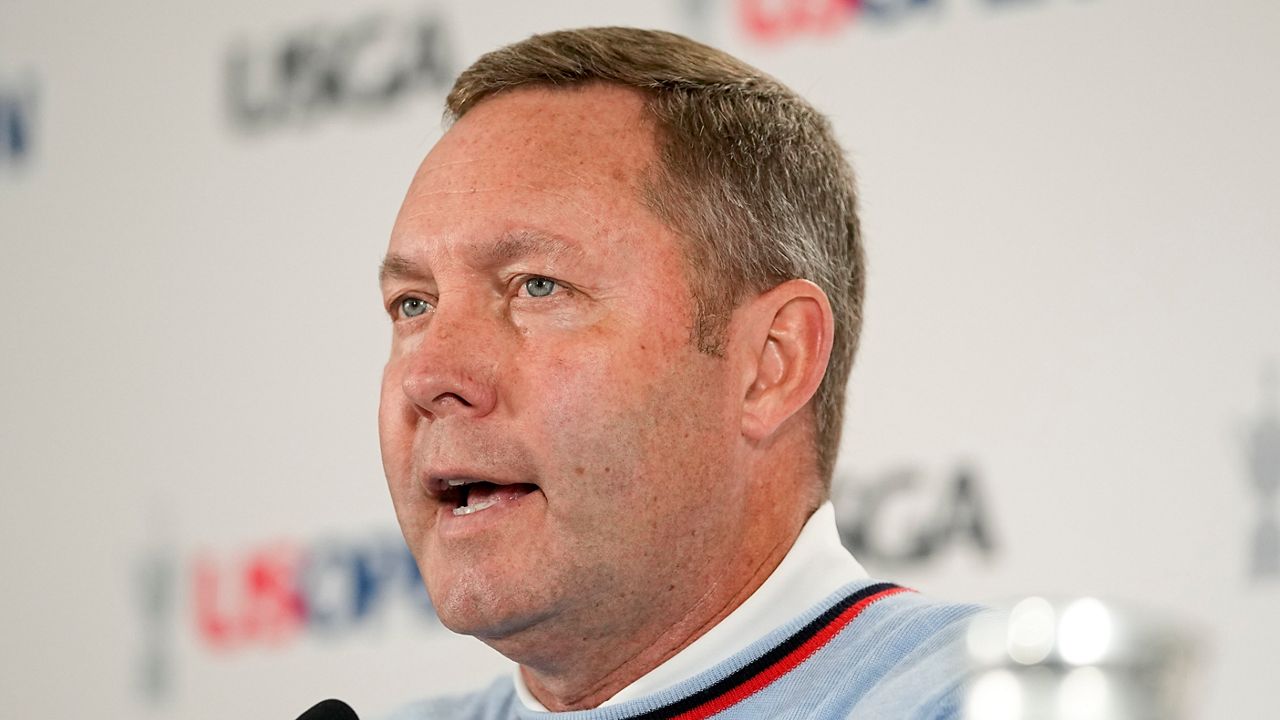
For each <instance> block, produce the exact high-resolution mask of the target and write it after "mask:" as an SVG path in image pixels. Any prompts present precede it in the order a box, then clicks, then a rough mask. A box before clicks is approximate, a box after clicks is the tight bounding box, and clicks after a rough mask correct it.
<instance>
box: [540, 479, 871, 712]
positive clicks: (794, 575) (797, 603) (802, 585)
mask: <svg viewBox="0 0 1280 720" xmlns="http://www.w3.org/2000/svg"><path fill="white" fill-rule="evenodd" d="M866 577H867V572H866V571H865V570H863V569H862V566H861V565H859V564H858V561H857V560H854V559H853V556H852V555H850V554H849V551H848V550H846V549H845V548H844V545H842V544H841V543H840V534H839V532H838V531H837V530H836V511H835V508H834V507H832V505H831V503H830V502H825V503H823V504H822V506H821V507H819V508H818V509H817V510H815V511H814V513H813V515H812V516H810V518H809V520H808V521H807V522H806V523H805V524H804V527H803V528H801V530H800V534H799V535H798V536H797V537H796V541H795V543H794V544H793V545H792V546H791V549H790V550H788V551H787V554H786V555H785V556H784V557H783V558H782V562H781V563H779V564H778V567H777V568H775V569H774V571H773V573H772V574H770V575H769V577H768V578H767V579H766V580H765V581H764V583H763V584H761V585H760V587H758V588H756V591H755V592H754V593H752V594H751V597H749V598H747V599H746V601H745V602H743V603H742V604H741V605H739V606H738V607H737V608H736V609H735V610H734V611H733V612H731V613H729V614H728V615H727V616H726V617H725V619H723V620H721V621H720V622H719V623H718V624H717V625H716V626H715V627H713V628H711V629H710V630H708V631H707V632H706V633H704V634H703V635H702V636H701V637H699V638H698V639H697V640H694V641H693V642H692V643H690V644H689V646H688V647H686V648H685V649H683V650H681V651H680V652H678V653H676V654H675V655H672V656H671V657H670V658H668V659H667V661H666V662H664V663H662V664H661V665H659V666H658V667H656V668H654V669H652V670H650V671H649V672H647V673H645V674H644V675H642V676H640V677H639V678H637V679H636V680H635V682H633V683H631V684H630V685H628V686H626V687H624V688H622V689H621V690H619V691H618V692H617V694H615V695H614V696H613V697H611V698H609V699H608V700H605V701H604V702H603V703H601V704H600V706H601V707H604V706H606V705H616V704H618V703H621V702H626V701H627V700H634V699H635V698H638V697H643V696H645V695H649V694H652V693H655V692H658V691H660V690H665V689H666V688H669V687H671V686H672V685H676V684H677V683H680V682H682V681H684V680H687V679H689V678H691V677H693V676H694V675H696V674H698V673H700V672H702V671H703V670H706V669H707V668H710V667H712V666H714V665H716V664H718V663H721V662H723V661H725V660H726V659H728V658H729V657H731V656H733V655H734V654H736V653H738V652H740V651H742V650H744V649H745V648H746V647H747V646H748V645H750V644H751V643H753V642H755V641H756V640H759V639H760V638H762V637H764V636H765V635H768V634H769V633H770V632H772V631H773V630H775V629H777V628H779V627H781V626H782V625H785V624H786V623H788V622H790V621H791V620H792V619H793V618H795V617H796V616H798V615H800V614H801V613H803V612H804V611H806V610H808V609H809V608H811V607H813V606H814V605H817V604H818V603H820V602H822V601H823V600H825V599H827V597H829V596H830V595H831V594H832V593H834V592H835V591H837V590H839V589H840V588H842V587H844V586H845V585H847V584H849V583H851V582H854V581H855V580H861V579H865V578H866ZM515 685H516V696H517V697H519V698H520V702H521V704H523V705H524V706H525V707H526V708H528V709H530V710H539V711H543V712H545V711H546V710H547V709H546V707H544V706H543V704H542V703H540V702H538V699H537V698H535V697H534V696H533V693H531V692H529V688H528V687H527V686H526V685H525V684H524V678H523V677H522V676H521V675H520V668H519V667H516V669H515Z"/></svg>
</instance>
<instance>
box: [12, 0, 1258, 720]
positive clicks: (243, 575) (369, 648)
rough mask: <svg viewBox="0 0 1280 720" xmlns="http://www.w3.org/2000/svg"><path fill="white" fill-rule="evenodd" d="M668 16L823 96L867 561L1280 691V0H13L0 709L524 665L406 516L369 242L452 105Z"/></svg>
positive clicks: (677, 27) (140, 707) (413, 687)
mask: <svg viewBox="0 0 1280 720" xmlns="http://www.w3.org/2000/svg"><path fill="white" fill-rule="evenodd" d="M596 24H624V25H638V26H648V27H660V28H666V29H671V30H674V31H678V32H682V33H685V34H688V35H691V36H693V37H696V38H699V39H701V40H704V41H706V42H708V43H711V44H713V45H716V46H718V47H721V48H724V49H726V50H728V51H730V52H732V53H734V54H737V55H739V56H741V57H743V58H744V59H746V60H747V61H749V62H751V63H753V64H755V65H757V66H759V67H760V68H762V69H764V70H765V71H767V72H770V73H771V74H774V75H776V76H777V77H779V78H781V79H782V80H783V81H784V82H786V83H788V84H790V85H791V86H792V87H793V88H795V89H796V90H797V91H799V92H800V93H801V94H803V95H805V96H806V97H808V98H809V99H810V100H811V101H812V102H813V103H814V104H815V105H816V106H817V107H818V108H819V109H821V110H822V111H824V112H826V113H827V114H828V115H829V116H830V117H831V118H832V121H833V122H834V124H835V127H836V128H837V131H838V133H839V135H840V137H841V138H842V140H843V142H844V143H845V145H846V147H847V148H848V149H849V155H850V158H851V160H852V161H853V163H854V165H855V168H856V170H857V172H858V175H859V178H860V186H861V193H862V209H863V217H864V227H865V229H866V237H867V239H868V243H869V253H870V290H869V298H868V305H867V318H868V319H867V324H866V331H865V335H864V340H863V345H862V351H861V355H860V358H859V361H858V365H857V367H856V368H855V370H854V376H853V380H852V384H851V387H850V395H849V415H848V418H849V419H848V422H847V426H846V438H845V445H844V450H843V452H842V456H841V460H840V465H839V468H838V472H837V475H838V477H837V478H836V487H835V501H836V504H837V511H838V514H839V516H840V522H841V531H842V534H843V536H844V539H845V541H846V543H847V544H848V545H849V546H850V547H851V548H852V549H853V550H854V552H855V553H856V554H857V556H858V557H859V559H861V561H862V562H863V564H864V565H866V566H867V567H868V568H869V569H870V570H871V571H872V573H873V574H874V575H877V576H880V577H884V578H888V579H894V580H897V581H900V582H903V583H905V584H909V585H912V586H914V587H916V588H918V589H920V590H922V591H924V592H927V593H930V594H932V595H935V596H939V597H943V598H952V599H963V600H976V601H982V602H995V601H999V600H1001V599H1004V598H1009V597H1012V596H1018V595H1025V594H1029V593H1047V594H1051V595H1052V594H1059V595H1061V594H1070V595H1096V596H1099V597H1104V598H1109V599H1118V600H1123V601H1127V602H1136V603H1139V604H1141V606H1142V607H1145V608H1150V609H1151V610H1152V611H1153V612H1158V613H1167V614H1169V615H1171V616H1173V617H1176V618H1179V619H1180V621H1181V622H1182V623H1184V624H1185V626H1186V627H1187V628H1191V629H1193V630H1194V631H1195V632H1196V633H1198V635H1199V636H1200V637H1201V638H1202V640H1203V641H1204V653H1203V656H1202V657H1201V663H1200V666H1199V674H1198V680H1197V703H1198V704H1197V714H1196V717H1201V718H1227V717H1239V718H1244V717H1264V716H1272V715H1274V714H1275V708H1276V707H1277V703H1276V700H1275V697H1276V695H1275V693H1276V686H1275V682H1274V681H1275V679H1276V677H1277V669H1278V668H1280V650H1277V647H1280V498H1278V497H1277V493H1278V492H1280V206H1278V205H1277V203H1276V202H1275V199H1274V196H1275V194H1276V190H1277V181H1276V168H1277V167H1280V140H1277V138H1276V128H1280V92H1277V90H1278V89H1280V88H1277V78H1280V3H1275V2H1272V1H1271V0H1217V1H1215V2H1207V1H1205V0H1200V1H1195V0H861V1H860V2H859V1H858V0H656V1H654V2H627V3H623V2H599V1H592V2H588V1H585V0H577V1H574V0H554V1H547V2H538V3H502V2H497V1H496V0H471V1H469V2H461V1H456V2H445V1H443V0H440V1H434V2H432V1H429V0H425V1H413V0H385V1H381V0H380V1H378V2H369V3H356V2H349V1H348V2H340V1H338V0H325V1H321V0H277V1H275V2H271V3H262V2H249V1H248V0H223V1H222V2H217V3H212V2H203V3H194V2H176V3H144V2H139V1H132V2H130V1H126V0H119V1H117V2H108V3H98V2H86V1H83V0H80V1H77V2H72V1H71V0H68V1H66V2H47V1H39V0H30V1H28V0H0V343H3V355H2V356H0V482H3V499H2V500H0V541H2V542H0V547H2V548H3V550H2V551H0V553H2V554H0V582H2V587H3V592H0V637H2V638H3V639H4V649H3V651H2V653H0V663H2V664H0V677H2V678H3V681H0V708H4V713H5V714H6V715H12V716H14V717H33V718H64V717H65V718H70V717H81V716H84V715H86V714H88V713H90V712H93V713H95V714H99V715H103V716H108V717H133V718H148V717H155V718H214V717H233V716H246V717H264V718H271V717H282V718H283V717H294V716H296V715H297V714H298V713H299V712H301V711H302V710H303V709H305V708H306V707H308V706H309V705H311V704H312V703H313V702H315V701H316V700H318V699H320V698H322V697H327V696H338V697H342V698H344V699H346V700H348V701H349V702H350V703H351V704H352V705H353V706H355V707H356V708H357V710H359V711H360V712H361V714H362V715H370V716H372V715H376V714H378V713H381V712H385V711H387V710H389V709H391V708H393V707H396V706H398V705H400V704H403V703H404V702H406V701H408V700H410V699H413V698H417V697H421V696H424V695H430V694H437V693H440V692H448V691H454V690H463V689H468V688H472V687H476V686H478V685H481V684H484V683H487V681H488V679H489V678H490V677H492V676H493V675H494V674H496V673H498V672H505V671H506V668H507V665H506V661H505V660H503V659H502V658H501V657H499V656H497V655H495V654H493V653H492V652H490V651H489V650H487V649H486V648H485V647H484V646H483V645H481V644H480V643H478V642H476V641H474V640H471V639H468V638H462V637H458V636H455V635H453V634H451V633H449V632H448V631H446V630H444V629H443V628H441V627H440V625H439V623H438V622H437V621H436V619H435V617H434V615H433V613H432V611H431V608H430V605H429V603H428V602H427V601H426V598H425V593H424V592H423V591H422V589H421V587H420V582H419V578H418V577H417V574H416V570H415V569H414V567H413V563H412V561H411V560H410V558H409V556H408V553H407V551H406V550H405V548H404V545H403V542H402V540H401V538H400V535H399V532H398V529H397V527H396V524H395V520H394V517H393V515H392V509H391V504H390V501H389V499H388V497H387V493H386V489H385V485H384V481H383V478H382V472H381V467H380V463H379V459H378V449H377V436H376V427H375V409H376V405H377V390H378V379H379V374H380V372H381V365H382V363H383V361H384V358H385V356H386V353H387V349H388V339H389V330H388V323H387V321H386V318H385V317H384V315H383V314H382V312H381V309H380V307H379V297H378V292H377V287H376V277H375V276H376V269H377V264H378V261H379V260H380V259H381V256H382V253H383V250H384V247H385V242H386V238H387V236H388V232H389V230H390V228H391V224H392V220H393V218H394V216H395V212H396V210H397V207H398V205H399V203H400V199H401V197H402V195H403V193H404V190H405V188H406V187H407V185H408V181H409V179H410V177H411V175H412V173H413V170H414V168H415V167H416V165H417V163H418V162H419V160H420V159H421V157H422V156H423V155H424V154H425V153H426V151H427V150H428V149H429V148H430V146H431V145H432V143H433V142H434V141H435V139H436V138H438V137H439V135H440V132H441V127H440V112H441V107H442V99H443V96H444V93H445V92H446V91H447V88H448V87H449V85H450V83H451V82H452V79H453V77H454V75H455V74H456V73H457V72H458V71H460V70H461V69H462V68H464V67H466V66H467V65H468V64H469V63H470V62H471V61H472V60H473V59H475V58H476V57H477V56H478V55H479V54H481V53H482V52H485V51H487V50H490V49H493V48H495V47H497V46H499V45H501V44H504V43H507V42H511V41H515V40H518V39H520V38H523V37H525V36H527V35H529V34H531V33H533V32H538V31H544V30H550V29H556V28H562V27H570V26H580V25H596Z"/></svg>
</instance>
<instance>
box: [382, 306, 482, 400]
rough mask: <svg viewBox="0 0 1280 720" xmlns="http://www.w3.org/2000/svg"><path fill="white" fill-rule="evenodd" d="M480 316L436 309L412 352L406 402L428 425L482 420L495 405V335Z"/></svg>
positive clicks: (405, 385) (405, 381)
mask: <svg viewBox="0 0 1280 720" xmlns="http://www.w3.org/2000/svg"><path fill="white" fill-rule="evenodd" d="M491 325H492V321H490V322H485V320H484V319H483V317H482V313H477V312H474V311H466V310H464V309H462V308H458V307H456V306H455V307H454V308H452V309H437V310H436V311H435V313H434V315H433V317H432V318H431V323H430V324H429V325H428V327H427V329H426V331H425V332H424V334H423V336H422V337H421V339H420V341H419V344H418V346H417V347H416V348H414V350H413V351H412V352H411V354H410V357H409V358H408V361H407V362H408V365H407V368H406V372H405V374H404V379H403V381H402V385H403V387H404V394H405V397H406V398H408V399H409V401H410V402H411V403H413V405H414V406H415V407H416V408H417V410H418V412H419V413H420V414H422V415H423V416H424V417H426V418H427V419H429V420H436V419H441V418H445V417H450V416H460V417H462V416H466V417H477V418H478V417H483V416H485V415H488V414H489V413H490V412H492V411H493V408H494V407H495V406H496V405H497V401H498V396H497V387H496V380H497V368H498V359H499V357H500V353H499V347H498V342H497V333H496V332H495V329H494V328H493V327H491Z"/></svg>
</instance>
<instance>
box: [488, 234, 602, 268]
mask: <svg viewBox="0 0 1280 720" xmlns="http://www.w3.org/2000/svg"><path fill="white" fill-rule="evenodd" d="M539 255H540V256H543V257H550V258H559V257H562V256H565V255H570V256H575V257H582V256H583V255H584V253H583V252H582V248H581V247H580V246H578V245H577V244H576V243H572V242H569V241H568V240H566V239H564V238H562V237H560V236H558V235H553V234H550V233H546V232H542V231H540V230H513V231H511V232H507V233H504V234H503V235H502V236H500V237H499V238H498V239H497V241H495V242H494V243H493V245H490V246H489V247H487V248H484V249H483V250H482V251H481V252H480V257H479V258H478V259H479V260H480V261H481V262H482V263H484V264H487V265H491V266H497V265H503V264H506V263H510V262H513V261H516V260H522V259H524V258H528V257H532V256H539Z"/></svg>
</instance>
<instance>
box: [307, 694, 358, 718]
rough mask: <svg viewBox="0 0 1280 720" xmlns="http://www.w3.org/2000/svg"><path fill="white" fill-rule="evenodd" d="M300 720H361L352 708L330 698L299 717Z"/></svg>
mask: <svg viewBox="0 0 1280 720" xmlns="http://www.w3.org/2000/svg"><path fill="white" fill-rule="evenodd" d="M298 720H360V718H359V716H357V715H356V711H355V710H352V709H351V706H350V705H348V704H346V703H344V702H342V701H341V700H335V699H333V698H330V699H328V700H321V701H320V702H318V703H316V704H315V705H314V706H312V708H311V709H310V710H308V711H306V712H304V713H302V714H301V715H299V716H298Z"/></svg>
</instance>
